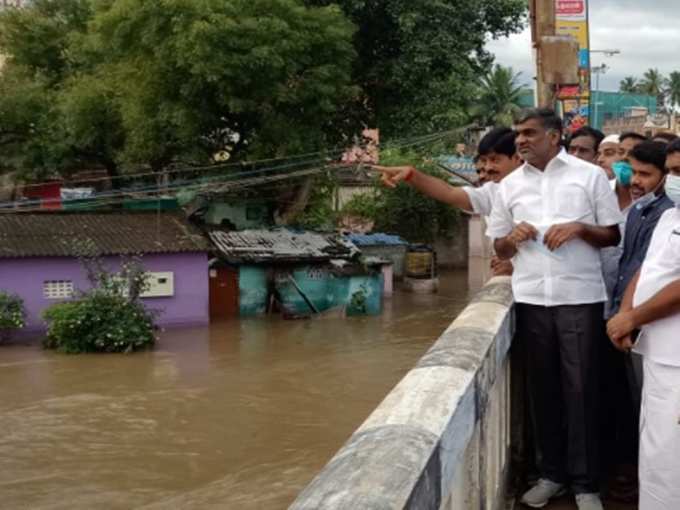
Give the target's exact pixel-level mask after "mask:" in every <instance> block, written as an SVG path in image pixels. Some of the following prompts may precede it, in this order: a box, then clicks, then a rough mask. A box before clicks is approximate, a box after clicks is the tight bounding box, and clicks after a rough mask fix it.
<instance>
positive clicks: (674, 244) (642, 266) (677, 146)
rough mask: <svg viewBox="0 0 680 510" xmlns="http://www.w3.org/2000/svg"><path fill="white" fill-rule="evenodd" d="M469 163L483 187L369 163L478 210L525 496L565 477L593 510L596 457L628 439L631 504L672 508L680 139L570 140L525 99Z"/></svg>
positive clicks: (679, 396) (557, 122)
mask: <svg viewBox="0 0 680 510" xmlns="http://www.w3.org/2000/svg"><path fill="white" fill-rule="evenodd" d="M478 161H479V163H478V170H479V173H480V181H481V185H480V186H478V187H456V186H452V185H450V184H449V183H447V182H445V181H443V180H441V179H438V178H436V177H432V176H430V175H427V174H425V173H423V172H420V171H418V170H417V169H416V168H414V167H412V166H403V167H381V166H376V167H375V168H376V170H378V171H380V172H381V173H382V180H383V182H384V183H385V185H387V186H390V187H394V186H397V185H398V184H399V183H400V182H402V181H404V182H406V183H408V184H409V185H411V186H413V187H414V188H416V189H418V190H420V191H421V192H423V193H425V194H426V195H429V196H431V197H432V198H435V199H437V200H440V201H442V202H445V203H448V204H450V205H452V206H455V207H458V208H460V209H463V210H465V211H469V212H472V213H476V214H480V215H483V216H485V217H486V222H487V232H486V234H487V236H488V237H490V238H491V239H492V240H493V246H494V249H495V253H496V256H495V257H494V260H493V261H492V270H493V273H494V274H496V275H501V274H506V275H508V274H511V275H512V288H513V293H514V298H515V302H516V318H517V336H518V338H521V339H523V340H524V342H525V349H524V350H525V352H526V354H525V362H526V372H527V374H526V375H527V381H528V384H527V387H528V393H529V403H530V409H531V416H532V423H533V437H534V440H535V447H536V448H535V449H536V452H537V455H536V457H537V458H536V463H537V469H538V472H539V479H538V481H537V483H536V484H535V485H534V486H533V487H532V488H531V489H530V490H528V491H527V492H526V493H525V494H524V495H523V496H522V503H524V504H525V505H527V506H530V507H533V508H541V507H543V506H546V505H547V504H548V502H549V501H550V499H552V498H554V497H557V496H559V495H561V494H563V493H564V492H565V491H566V490H568V489H570V490H571V491H573V493H574V494H575V497H576V503H577V505H578V507H579V509H580V510H599V509H602V508H603V507H602V503H601V499H600V487H601V485H602V481H603V474H604V473H605V472H606V468H607V467H608V466H605V462H604V461H605V460H610V459H611V458H612V457H615V459H614V460H615V461H616V462H617V464H619V465H626V463H628V464H632V465H634V464H635V463H636V462H638V452H639V463H638V464H639V467H638V477H639V508H640V509H641V510H662V509H664V510H669V509H680V140H678V139H675V137H674V136H673V135H663V136H660V137H657V138H654V139H652V140H650V139H648V138H647V137H645V136H643V135H640V134H637V133H625V134H622V135H621V136H617V135H612V136H608V137H604V135H603V134H602V133H600V132H599V131H597V130H595V129H592V128H588V127H586V128H582V129H580V130H578V131H576V132H574V133H573V134H571V135H570V136H569V137H565V136H563V125H562V119H560V117H559V116H558V115H556V114H555V112H554V111H552V110H549V109H534V110H529V111H526V112H524V113H523V114H522V115H521V117H520V118H519V119H517V121H516V123H515V126H514V129H510V128H505V127H498V128H494V129H493V130H491V131H490V132H489V133H488V134H487V135H486V136H485V137H484V138H483V139H482V140H481V142H480V144H479V148H478ZM638 418H639V422H638ZM638 424H639V425H638ZM612 438H615V439H616V441H617V442H616V443H615V444H613V446H612V441H611V440H610V439H612ZM638 438H639V447H638ZM608 445H609V446H608ZM621 475H622V477H623V479H624V482H625V476H624V475H625V473H621Z"/></svg>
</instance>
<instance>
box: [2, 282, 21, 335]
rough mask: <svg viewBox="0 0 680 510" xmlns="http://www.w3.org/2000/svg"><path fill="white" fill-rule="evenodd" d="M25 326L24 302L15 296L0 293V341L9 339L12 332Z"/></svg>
mask: <svg viewBox="0 0 680 510" xmlns="http://www.w3.org/2000/svg"><path fill="white" fill-rule="evenodd" d="M25 325H26V311H25V310H24V301H23V300H22V299H21V298H20V297H19V296H17V295H15V294H8V293H7V292H3V291H0V341H2V340H4V339H6V338H7V337H9V335H10V333H11V332H12V331H13V330H16V329H21V328H23V327H24V326H25Z"/></svg>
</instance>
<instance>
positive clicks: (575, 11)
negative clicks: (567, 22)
mask: <svg viewBox="0 0 680 510" xmlns="http://www.w3.org/2000/svg"><path fill="white" fill-rule="evenodd" d="M556 6H557V16H558V17H559V16H579V15H583V14H585V12H586V1H585V0H557V4H556Z"/></svg>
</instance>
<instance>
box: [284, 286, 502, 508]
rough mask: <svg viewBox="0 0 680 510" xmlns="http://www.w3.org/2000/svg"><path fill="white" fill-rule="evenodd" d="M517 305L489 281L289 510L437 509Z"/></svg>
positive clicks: (497, 365)
mask: <svg viewBox="0 0 680 510" xmlns="http://www.w3.org/2000/svg"><path fill="white" fill-rule="evenodd" d="M512 304H513V303H512V292H511V290H510V279H509V278H506V277H502V278H494V279H492V280H491V281H490V282H489V284H488V285H487V286H486V287H485V288H484V289H483V290H482V291H481V292H480V293H479V294H478V295H477V296H476V297H475V298H474V299H473V301H472V302H471V304H470V305H469V306H468V307H467V308H466V309H465V310H464V311H463V312H462V313H461V314H460V315H459V316H458V318H456V320H455V321H454V322H453V323H452V324H451V326H449V328H448V329H447V330H446V332H445V333H444V334H443V335H442V336H441V337H440V338H439V340H438V341H437V342H436V343H435V344H434V345H433V346H432V348H431V349H430V350H429V351H428V352H427V353H426V354H425V356H423V358H422V359H421V360H420V362H419V363H418V364H417V366H416V367H415V368H414V369H413V370H411V371H410V372H409V373H408V374H407V375H406V376H405V377H404V378H403V379H402V380H401V381H400V382H399V383H398V384H397V386H396V387H395V388H394V389H393V390H392V392H390V394H389V395H387V397H386V398H385V399H384V400H383V402H382V403H381V404H380V406H378V408H377V409H376V410H375V411H374V412H373V413H372V414H371V415H370V416H369V418H368V419H367V420H366V421H365V422H364V423H363V425H361V427H360V428H359V429H358V430H357V431H356V432H355V433H354V435H353V436H352V437H351V438H350V439H349V441H348V442H347V443H346V444H345V446H344V447H343V448H342V449H341V450H340V451H339V452H338V453H337V454H336V455H335V457H334V458H333V459H332V460H331V461H330V463H329V464H328V465H327V466H326V467H325V468H324V469H323V470H322V472H321V473H320V474H319V475H318V476H317V477H316V478H315V479H314V480H313V481H312V483H311V484H310V485H309V486H308V487H307V488H305V490H304V491H303V492H302V493H301V494H300V495H299V497H298V498H297V500H296V501H295V502H294V503H293V504H292V506H291V508H293V509H296V510H301V509H305V510H308V509H310V510H311V509H315V510H317V509H338V510H339V509H343V510H344V509H376V510H377V509H380V510H382V509H395V510H396V509H403V508H414V509H415V508H417V509H433V510H434V509H439V508H440V507H441V506H442V502H443V501H445V500H446V499H447V497H448V496H449V493H450V491H451V488H452V486H453V485H454V478H455V477H456V475H457V472H458V471H459V469H460V467H461V464H462V462H463V459H464V456H465V453H466V450H467V448H468V444H469V442H470V440H471V438H472V436H473V434H474V432H475V429H476V427H477V425H478V423H479V422H480V420H482V419H483V415H484V413H485V411H486V409H487V403H488V401H489V398H490V395H491V392H492V389H493V388H494V387H495V386H494V385H495V383H496V382H497V378H498V375H499V374H500V373H501V367H502V366H506V364H504V360H505V359H506V357H507V354H508V350H509V348H510V343H511V339H512V334H513V331H514V322H513V314H512ZM497 393H498V392H497Z"/></svg>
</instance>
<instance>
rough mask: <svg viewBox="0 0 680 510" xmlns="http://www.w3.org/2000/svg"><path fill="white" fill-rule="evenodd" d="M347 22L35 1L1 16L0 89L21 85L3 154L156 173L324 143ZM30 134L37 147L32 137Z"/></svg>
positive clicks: (285, 4) (306, 11)
mask: <svg viewBox="0 0 680 510" xmlns="http://www.w3.org/2000/svg"><path fill="white" fill-rule="evenodd" d="M353 33H354V27H353V25H352V24H351V23H350V22H349V21H348V20H347V19H346V17H345V15H344V14H343V13H342V12H341V11H340V9H339V8H338V7H336V6H328V7H307V6H305V5H303V4H302V3H301V1H299V0H229V1H225V0H159V1H157V2H148V1H145V0H58V1H57V0H35V2H32V3H31V4H30V6H29V7H27V8H26V9H23V10H11V11H6V12H3V13H2V14H0V34H2V36H0V52H2V53H5V54H7V55H8V57H9V58H8V62H7V65H6V71H7V72H5V73H3V74H2V76H0V90H2V89H3V87H10V86H11V84H10V83H9V80H17V79H19V78H17V77H20V79H21V80H23V85H22V87H24V86H27V87H31V90H35V95H36V96H37V98H38V99H40V100H41V106H44V105H45V104H46V105H47V108H46V109H44V108H42V107H41V108H40V109H35V114H34V115H33V116H31V115H30V109H27V108H25V107H21V104H20V103H22V102H24V103H25V99H23V98H22V97H21V95H22V94H15V99H16V101H14V102H13V101H12V100H10V99H9V98H8V99H7V100H4V101H3V102H2V103H0V105H1V106H2V109H0V115H2V117H1V118H0V125H3V126H4V125H5V123H6V120H5V117H6V116H10V115H14V116H17V115H16V114H15V113H9V112H17V111H23V112H24V113H25V115H24V117H26V118H18V119H16V122H15V124H16V129H15V131H16V133H17V138H16V139H12V148H13V149H14V150H13V151H3V153H2V154H0V163H2V159H4V158H8V159H9V158H10V152H12V154H11V162H16V161H18V160H23V161H30V162H31V164H33V165H34V166H35V165H39V164H42V165H44V166H45V167H52V168H55V169H60V168H63V167H67V166H68V165H69V164H72V163H73V162H78V161H97V162H99V163H100V164H102V165H104V166H105V167H106V168H107V169H108V170H109V172H110V173H112V174H113V173H117V172H119V171H120V169H121V166H123V167H124V168H128V167H131V168H134V167H137V166H139V165H144V166H148V167H151V168H152V169H154V170H162V169H163V168H166V167H167V166H168V165H169V164H171V163H174V162H177V161H182V162H202V163H205V162H207V161H208V160H209V158H210V156H211V155H212V154H214V153H215V152H217V151H220V150H223V149H225V148H226V149H228V150H230V151H231V153H232V155H233V157H235V158H237V157H258V156H278V155H282V154H285V153H290V152H299V151H306V150H312V149H318V148H321V147H325V146H326V145H328V144H329V143H332V142H333V140H332V139H330V138H329V133H333V130H332V129H331V128H332V126H331V124H332V123H331V119H333V118H334V116H335V115H336V113H337V111H338V110H339V108H340V107H342V106H343V105H344V104H346V103H348V102H351V101H353V100H354V98H355V96H356V95H357V90H358V89H357V88H356V87H354V86H353V85H352V84H351V65H352V62H353V60H354V58H355V51H354V48H353V46H352V36H353ZM36 130H37V131H39V133H40V135H41V136H40V137H36V136H34V133H35V132H36Z"/></svg>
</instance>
